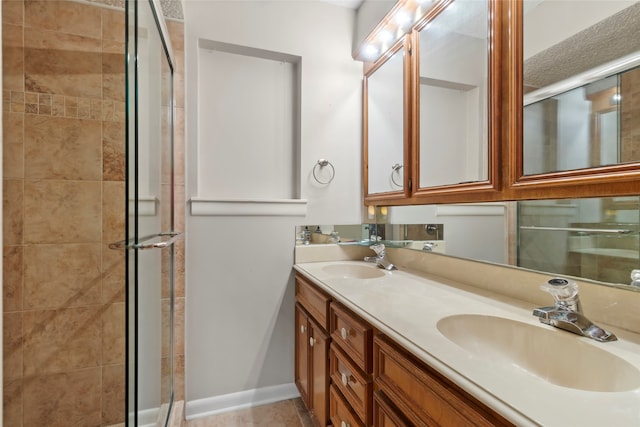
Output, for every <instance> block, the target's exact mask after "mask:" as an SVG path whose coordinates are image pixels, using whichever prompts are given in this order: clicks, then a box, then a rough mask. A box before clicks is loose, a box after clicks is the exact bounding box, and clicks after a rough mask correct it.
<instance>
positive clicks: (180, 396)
mask: <svg viewBox="0 0 640 427" xmlns="http://www.w3.org/2000/svg"><path fill="white" fill-rule="evenodd" d="M173 396H174V400H184V398H185V387H184V354H177V355H175V356H174V358H173Z"/></svg>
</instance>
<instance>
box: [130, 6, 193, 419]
mask: <svg viewBox="0 0 640 427" xmlns="http://www.w3.org/2000/svg"><path fill="white" fill-rule="evenodd" d="M140 2H144V3H147V4H148V5H149V7H150V10H151V12H152V14H153V18H154V20H155V23H156V29H157V30H158V35H159V37H160V40H161V42H162V48H163V51H164V55H165V56H166V60H167V63H168V67H169V70H170V76H171V79H170V80H171V82H170V84H171V94H170V105H169V106H168V108H169V129H170V130H171V134H170V135H169V136H168V137H169V138H170V141H169V146H170V154H169V156H170V161H171V165H170V170H171V176H170V187H171V195H170V207H169V208H170V228H171V229H170V230H168V231H165V232H161V233H158V234H157V235H156V236H155V237H156V238H160V239H164V238H166V237H169V240H165V241H163V242H160V243H157V242H156V243H148V242H149V241H150V240H149V236H141V235H140V233H139V231H140V229H139V223H138V217H139V205H140V203H139V201H140V193H139V189H138V178H139V177H138V171H139V162H140V157H139V155H140V153H139V130H140V129H139V115H138V113H139V111H138V108H139V98H140V96H141V95H140V91H139V85H138V84H139V81H140V77H142V78H143V79H144V78H145V76H140V75H139V74H140V63H139V61H141V58H140V57H139V50H138V49H139V37H140V34H139V32H138V29H139V28H140V27H139V24H140V22H139V9H138V7H139V4H140ZM125 21H126V23H125V31H126V37H125V40H126V41H125V48H126V57H125V61H126V67H125V68H126V70H125V73H126V96H125V98H126V102H125V108H126V138H125V140H126V143H125V151H126V168H125V171H126V179H125V182H126V191H125V193H126V200H125V220H126V226H125V229H126V237H125V240H124V242H125V253H126V255H125V271H126V273H125V275H126V277H125V280H126V301H125V306H126V309H125V310H126V330H125V333H126V349H125V353H126V355H127V361H126V379H125V384H126V386H125V387H126V390H125V394H126V397H125V421H126V425H127V426H128V427H137V426H138V425H139V419H138V414H139V407H138V406H139V405H138V403H139V395H138V393H139V391H140V387H139V386H140V384H139V378H138V366H139V365H138V363H139V360H138V355H139V339H138V338H139V337H138V332H139V323H138V320H139V319H138V308H139V301H138V285H139V283H138V279H139V274H140V271H139V251H140V250H143V249H149V248H152V249H161V250H170V251H171V254H170V262H171V267H170V273H169V274H170V281H171V285H170V288H171V291H170V292H171V295H170V301H171V309H170V313H171V314H170V325H169V329H170V330H169V335H170V352H171V358H170V362H171V363H170V365H171V366H170V382H171V384H170V397H169V401H168V409H167V412H166V417H165V419H164V423H163V424H162V425H164V426H166V425H167V423H168V421H169V419H170V415H171V410H172V407H173V401H174V380H173V371H174V367H173V363H174V361H173V312H174V310H173V308H174V307H173V306H174V295H173V276H174V268H173V265H174V245H173V243H174V242H175V240H176V239H177V238H178V237H179V236H180V235H181V233H176V232H175V231H174V203H173V202H174V191H173V188H174V173H173V172H174V167H173V164H174V163H173V162H174V159H173V142H174V141H173V139H174V137H173V131H174V106H175V105H174V87H173V83H174V82H173V80H174V75H175V60H174V56H173V51H172V48H171V44H170V42H169V32H168V30H167V26H166V24H165V21H164V16H163V15H162V8H161V5H160V2H159V0H126V2H125ZM132 179H133V180H135V185H133V188H132V186H131V184H130V182H131V180H132ZM132 189H133V192H134V194H133V196H134V197H133V200H131V197H130V196H131V195H130V194H129V193H130V191H131V190H132ZM153 240H155V239H153ZM158 350H159V351H160V349H158Z"/></svg>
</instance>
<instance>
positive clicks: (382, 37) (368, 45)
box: [353, 0, 436, 62]
mask: <svg viewBox="0 0 640 427" xmlns="http://www.w3.org/2000/svg"><path fill="white" fill-rule="evenodd" d="M435 3H436V1H435V0H399V1H398V2H397V3H396V4H395V6H394V7H393V8H392V9H391V10H390V11H389V13H387V15H386V16H385V17H384V19H383V20H382V21H381V22H380V23H379V24H378V25H377V26H376V28H374V30H373V31H372V32H371V33H370V34H369V35H368V36H367V38H366V39H365V40H364V42H362V44H361V45H360V47H359V48H358V49H357V50H356V51H355V52H354V53H353V58H354V59H356V60H359V61H365V62H375V61H376V60H377V59H378V58H379V57H380V56H382V54H384V53H385V52H386V51H387V50H388V49H389V48H390V47H391V46H393V45H394V44H395V42H396V41H397V40H399V39H400V38H401V37H402V36H404V35H405V34H406V33H408V32H409V31H411V27H413V25H414V24H415V23H416V22H417V21H418V20H419V19H420V18H422V17H423V16H424V14H425V13H426V12H427V11H429V10H430V9H431V8H432V7H433V6H434V4H435Z"/></svg>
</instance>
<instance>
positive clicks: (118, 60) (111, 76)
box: [102, 27, 126, 101]
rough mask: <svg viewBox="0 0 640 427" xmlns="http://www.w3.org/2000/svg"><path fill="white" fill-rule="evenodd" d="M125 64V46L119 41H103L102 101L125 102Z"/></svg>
mask: <svg viewBox="0 0 640 427" xmlns="http://www.w3.org/2000/svg"><path fill="white" fill-rule="evenodd" d="M123 31H124V27H123ZM125 64H126V63H125V44H124V43H123V42H121V41H113V40H104V41H103V42H102V90H103V98H104V99H109V100H114V101H124V100H125V73H124V70H125Z"/></svg>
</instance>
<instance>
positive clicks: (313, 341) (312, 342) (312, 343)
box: [309, 337, 316, 347]
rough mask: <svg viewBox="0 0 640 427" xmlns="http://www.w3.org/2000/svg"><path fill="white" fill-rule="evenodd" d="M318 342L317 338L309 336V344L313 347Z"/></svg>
mask: <svg viewBox="0 0 640 427" xmlns="http://www.w3.org/2000/svg"><path fill="white" fill-rule="evenodd" d="M315 343H316V340H314V339H313V337H311V338H309V345H310V346H311V347H313V345H314V344H315Z"/></svg>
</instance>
